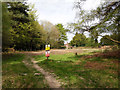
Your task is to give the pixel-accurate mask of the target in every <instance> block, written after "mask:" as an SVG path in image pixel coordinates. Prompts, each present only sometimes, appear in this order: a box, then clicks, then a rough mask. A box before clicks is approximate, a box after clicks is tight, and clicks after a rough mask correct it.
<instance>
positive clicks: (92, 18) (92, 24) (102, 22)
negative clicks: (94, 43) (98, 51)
mask: <svg viewBox="0 0 120 90" xmlns="http://www.w3.org/2000/svg"><path fill="white" fill-rule="evenodd" d="M83 2H84V1H79V2H76V3H75V7H76V8H77V9H78V22H77V23H73V26H74V29H75V30H79V31H81V32H84V31H88V32H90V33H91V32H93V31H95V32H96V31H97V33H98V35H100V36H102V33H108V32H109V33H113V32H117V33H119V32H120V29H119V28H120V23H119V20H120V1H116V2H108V1H106V2H105V3H103V4H101V5H100V6H99V7H98V8H97V9H96V10H91V11H89V12H88V13H86V12H85V10H83V9H82V4H83ZM96 20H97V22H96ZM113 28H114V29H113ZM106 38H107V39H109V40H111V41H113V42H116V43H120V41H117V40H114V39H113V38H111V37H106Z"/></svg>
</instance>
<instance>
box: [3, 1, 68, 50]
mask: <svg viewBox="0 0 120 90" xmlns="http://www.w3.org/2000/svg"><path fill="white" fill-rule="evenodd" d="M33 8H34V6H31V7H30V6H29V5H27V3H26V2H2V49H3V51H5V50H6V49H7V48H14V49H15V50H27V51H28V50H41V49H44V48H45V44H48V43H49V44H51V48H61V46H62V45H63V44H64V41H65V40H67V36H66V32H67V30H66V29H65V28H63V25H62V24H58V25H53V24H52V23H50V22H47V21H42V22H41V24H39V22H38V20H37V15H36V10H33Z"/></svg>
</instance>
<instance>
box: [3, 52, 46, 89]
mask: <svg viewBox="0 0 120 90" xmlns="http://www.w3.org/2000/svg"><path fill="white" fill-rule="evenodd" d="M23 59H27V60H28V61H30V60H29V58H25V55H23V54H13V55H3V60H2V88H44V87H48V86H47V84H46V82H44V76H43V75H42V74H40V75H38V76H35V75H34V74H35V73H38V71H36V70H35V69H34V68H32V67H31V66H25V65H24V63H23V62H22V60H23Z"/></svg>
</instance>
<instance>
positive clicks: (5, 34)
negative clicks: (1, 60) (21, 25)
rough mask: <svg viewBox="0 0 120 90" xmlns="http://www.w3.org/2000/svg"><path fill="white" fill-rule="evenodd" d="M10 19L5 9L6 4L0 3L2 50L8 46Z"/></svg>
mask: <svg viewBox="0 0 120 90" xmlns="http://www.w3.org/2000/svg"><path fill="white" fill-rule="evenodd" d="M10 29H11V26H10V17H9V12H8V9H7V3H3V2H2V49H3V51H4V50H5V48H8V47H9V45H10V42H11V40H10Z"/></svg>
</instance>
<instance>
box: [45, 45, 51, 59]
mask: <svg viewBox="0 0 120 90" xmlns="http://www.w3.org/2000/svg"><path fill="white" fill-rule="evenodd" d="M45 50H46V53H45V54H46V57H47V60H48V57H49V56H50V45H45Z"/></svg>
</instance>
